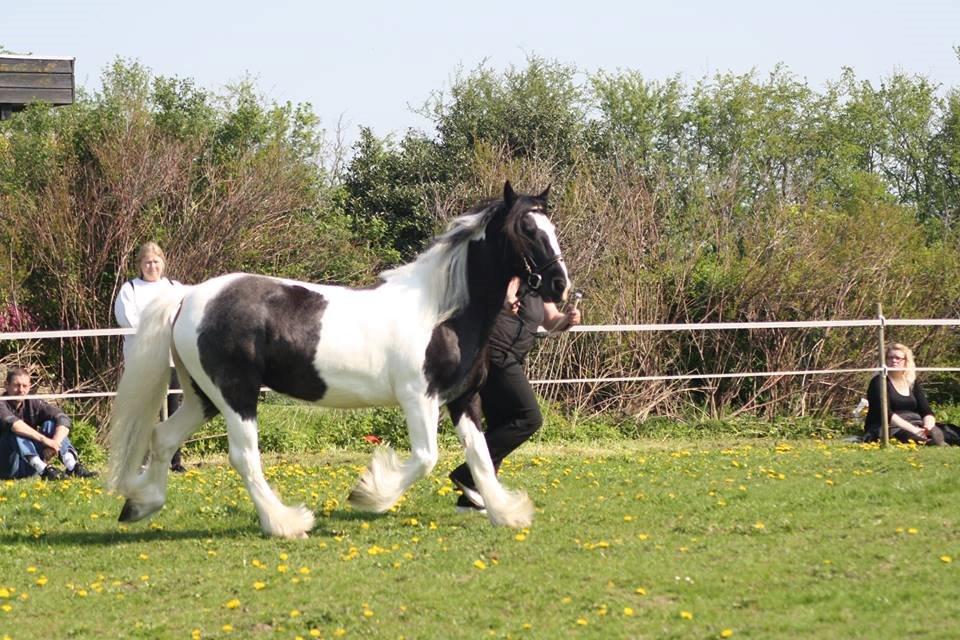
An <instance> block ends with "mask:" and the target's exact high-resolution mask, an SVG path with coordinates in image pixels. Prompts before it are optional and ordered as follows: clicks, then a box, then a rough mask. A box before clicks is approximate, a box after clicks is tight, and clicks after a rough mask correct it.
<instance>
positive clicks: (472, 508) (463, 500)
mask: <svg viewBox="0 0 960 640" xmlns="http://www.w3.org/2000/svg"><path fill="white" fill-rule="evenodd" d="M457 513H479V514H481V515H483V514H486V513H487V510H486V509H484V508H483V507H480V506H477V505H476V504H474V503H473V501H471V500H470V498H468V497H467V496H464V495H461V496H460V497H459V498H457Z"/></svg>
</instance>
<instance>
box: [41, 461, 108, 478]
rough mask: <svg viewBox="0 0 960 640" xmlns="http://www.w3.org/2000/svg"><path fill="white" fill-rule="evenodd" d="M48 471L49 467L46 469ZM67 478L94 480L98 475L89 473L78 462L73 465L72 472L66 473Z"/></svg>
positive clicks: (94, 472)
mask: <svg viewBox="0 0 960 640" xmlns="http://www.w3.org/2000/svg"><path fill="white" fill-rule="evenodd" d="M47 468H48V469H49V468H50V467H47ZM67 475H68V476H73V477H74V478H96V477H97V476H98V475H99V474H98V473H97V472H96V471H90V469H87V468H86V467H85V466H83V465H82V464H80V463H79V462H78V463H77V464H76V465H74V467H73V470H72V471H67Z"/></svg>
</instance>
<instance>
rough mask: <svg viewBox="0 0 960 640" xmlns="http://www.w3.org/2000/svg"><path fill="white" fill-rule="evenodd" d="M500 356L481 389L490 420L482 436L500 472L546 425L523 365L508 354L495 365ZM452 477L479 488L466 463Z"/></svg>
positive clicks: (494, 359)
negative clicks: (513, 454)
mask: <svg viewBox="0 0 960 640" xmlns="http://www.w3.org/2000/svg"><path fill="white" fill-rule="evenodd" d="M499 355H500V354H493V358H492V359H493V362H491V363H490V370H489V372H488V373H487V382H486V384H484V386H483V388H482V389H480V406H481V408H482V410H483V417H484V419H485V420H486V423H487V429H486V431H485V432H484V434H483V435H484V437H485V438H486V440H487V448H488V449H489V450H490V458H491V459H492V460H493V466H494V468H495V469H497V470H498V471H499V470H500V463H501V462H503V459H504V458H506V457H507V455H509V454H510V452H511V451H513V450H514V449H516V448H517V447H519V446H520V445H521V444H523V443H524V442H526V441H527V440H529V439H530V436H532V435H533V434H534V433H536V431H537V429H539V428H540V425H542V424H543V416H542V415H541V414H540V407H539V406H537V397H536V395H535V394H534V393H533V387H531V386H530V381H529V380H527V376H526V374H525V373H524V372H523V367H522V366H521V365H520V363H518V362H517V361H516V360H514V359H513V357H509V356H508V357H507V358H506V359H505V360H504V361H503V363H502V364H496V361H498V360H501V358H499V357H497V356H499ZM477 426H478V427H479V426H480V425H477ZM450 478H451V479H453V480H455V481H456V482H459V483H460V484H462V485H466V486H467V487H470V488H476V485H475V484H474V482H473V476H471V475H470V469H469V468H468V467H467V465H466V464H461V465H460V466H459V467H457V468H456V469H454V470H453V472H452V473H451V474H450Z"/></svg>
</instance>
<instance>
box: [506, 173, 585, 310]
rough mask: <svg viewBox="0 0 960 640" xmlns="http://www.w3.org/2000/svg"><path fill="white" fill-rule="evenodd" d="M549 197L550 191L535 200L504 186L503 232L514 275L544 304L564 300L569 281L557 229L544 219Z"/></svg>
mask: <svg viewBox="0 0 960 640" xmlns="http://www.w3.org/2000/svg"><path fill="white" fill-rule="evenodd" d="M549 193H550V187H547V188H546V189H544V191H543V193H541V194H539V195H536V196H530V195H523V194H518V193H516V192H515V191H514V190H513V187H511V186H510V182H509V181H507V182H506V183H505V184H504V185H503V203H504V207H505V209H506V219H505V221H504V230H505V232H506V235H507V238H508V240H509V242H510V244H511V245H512V247H513V249H514V250H515V252H516V257H515V269H516V271H517V274H518V275H519V276H520V277H521V278H523V279H524V281H525V282H526V284H527V286H528V287H529V288H531V289H533V290H535V291H537V292H539V293H540V296H541V297H542V298H543V299H544V300H546V301H547V302H560V301H561V300H566V299H567V290H568V289H569V288H570V277H569V275H568V274H567V267H566V265H565V264H564V263H563V257H562V256H561V254H560V243H559V242H557V232H556V228H555V227H554V226H553V223H552V222H550V220H549V218H547V196H548V195H549Z"/></svg>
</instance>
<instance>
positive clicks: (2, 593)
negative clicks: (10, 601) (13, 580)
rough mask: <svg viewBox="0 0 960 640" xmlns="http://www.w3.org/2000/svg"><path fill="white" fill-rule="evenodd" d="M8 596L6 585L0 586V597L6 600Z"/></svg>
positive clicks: (8, 591)
mask: <svg viewBox="0 0 960 640" xmlns="http://www.w3.org/2000/svg"><path fill="white" fill-rule="evenodd" d="M9 597H10V590H9V589H7V588H6V587H0V598H2V599H4V600H6V599H7V598H9Z"/></svg>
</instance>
